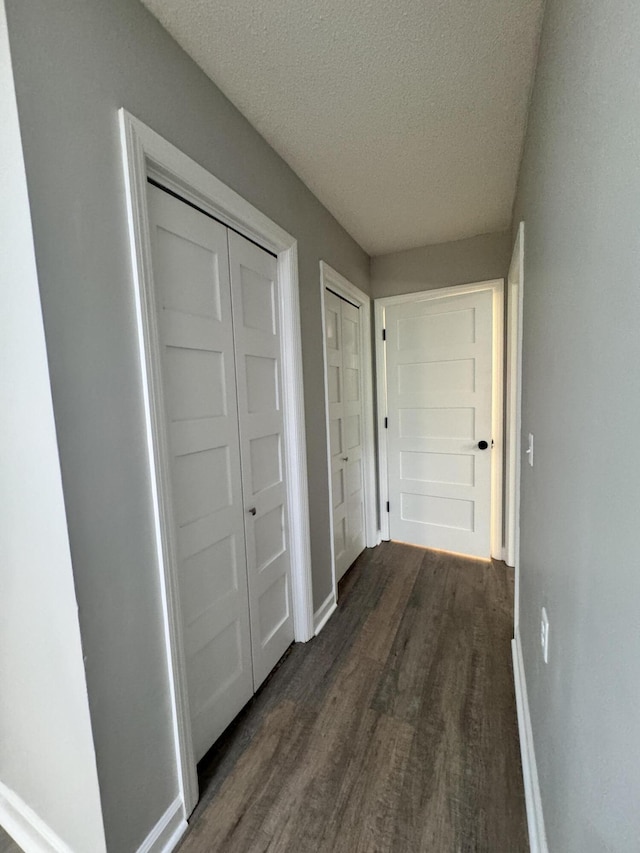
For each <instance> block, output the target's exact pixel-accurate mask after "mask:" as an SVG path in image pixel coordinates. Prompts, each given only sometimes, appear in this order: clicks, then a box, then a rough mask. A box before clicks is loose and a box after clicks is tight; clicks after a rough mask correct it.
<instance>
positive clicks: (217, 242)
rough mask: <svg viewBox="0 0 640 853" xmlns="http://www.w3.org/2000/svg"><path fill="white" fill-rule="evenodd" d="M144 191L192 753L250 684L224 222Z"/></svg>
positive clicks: (202, 747) (222, 723)
mask: <svg viewBox="0 0 640 853" xmlns="http://www.w3.org/2000/svg"><path fill="white" fill-rule="evenodd" d="M148 200H149V219H150V226H151V242H152V260H153V272H154V281H155V299H156V313H157V323H158V337H159V343H160V349H161V369H162V385H163V396H164V411H165V418H166V434H167V439H168V451H169V456H170V469H171V472H170V473H171V489H170V500H171V503H172V513H171V514H172V516H173V519H174V530H173V538H174V542H175V547H176V551H177V554H176V559H177V566H178V573H179V579H180V605H181V612H182V621H183V631H184V647H185V656H186V665H187V683H188V695H189V706H190V712H191V723H192V729H193V742H194V750H195V755H196V760H199V759H200V758H201V757H202V756H203V755H204V753H205V752H206V751H207V750H208V749H209V747H210V746H211V745H212V744H213V742H214V741H215V740H216V738H217V737H218V736H219V735H220V734H221V733H222V731H223V730H224V729H225V728H226V726H227V725H228V724H229V723H230V722H231V720H232V719H233V718H234V716H235V715H236V714H237V713H238V711H239V710H240V709H241V708H242V706H243V705H244V704H245V703H246V702H247V701H248V700H249V699H250V697H251V695H252V693H253V677H252V666H251V642H250V628H249V604H248V596H247V575H246V565H245V560H246V558H245V538H244V508H243V503H242V489H241V476H240V447H239V439H238V414H237V412H238V408H237V399H236V383H235V375H234V353H233V331H232V316H231V288H230V279H229V263H228V248H227V229H226V228H224V227H223V226H222V225H220V224H218V223H217V222H215V221H213V220H212V219H210V218H209V217H207V216H205V215H204V214H202V213H200V212H198V211H196V210H194V209H192V208H191V207H189V206H187V205H186V204H184V203H183V202H181V201H178V200H177V199H175V198H172V197H171V196H169V195H168V194H167V193H165V192H163V191H162V190H159V189H156V188H155V187H153V186H149V189H148Z"/></svg>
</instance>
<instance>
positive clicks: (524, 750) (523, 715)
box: [511, 631, 549, 853]
mask: <svg viewBox="0 0 640 853" xmlns="http://www.w3.org/2000/svg"><path fill="white" fill-rule="evenodd" d="M511 652H512V654H513V675H514V680H515V688H516V705H517V709H518V731H519V733H520V755H521V756H522V776H523V780H524V797H525V802H526V807H527V825H528V827H529V847H530V849H531V853H549V848H548V846H547V833H546V831H545V827H544V815H543V813H542V800H541V799H540V782H539V780H538V767H537V765H536V754H535V750H534V746H533V732H532V730H531V717H530V714H529V700H528V698H527V682H526V678H525V674H524V662H523V660H522V647H521V645H520V632H519V631H516V636H515V638H514V639H513V640H512V641H511Z"/></svg>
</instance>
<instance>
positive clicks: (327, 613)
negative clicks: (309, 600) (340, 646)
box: [313, 592, 338, 637]
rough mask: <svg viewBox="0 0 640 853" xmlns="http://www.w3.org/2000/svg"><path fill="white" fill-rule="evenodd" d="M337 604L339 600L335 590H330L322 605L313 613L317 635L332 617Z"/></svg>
mask: <svg viewBox="0 0 640 853" xmlns="http://www.w3.org/2000/svg"><path fill="white" fill-rule="evenodd" d="M337 606H338V602H337V601H336V599H335V597H334V595H333V592H330V593H329V595H328V596H327V597H326V598H325V600H324V601H323V602H322V604H321V605H320V607H318V609H317V610H316V612H315V613H314V614H313V627H314V632H315V636H316V637H317V636H318V634H319V633H320V631H322V629H323V628H324V626H325V625H326V624H327V622H328V621H329V619H331V617H332V616H333V614H334V612H335V610H336V608H337Z"/></svg>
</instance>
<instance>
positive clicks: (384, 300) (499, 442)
mask: <svg viewBox="0 0 640 853" xmlns="http://www.w3.org/2000/svg"><path fill="white" fill-rule="evenodd" d="M487 290H488V291H491V293H492V294H493V345H492V354H491V355H492V358H491V361H492V383H491V384H492V400H491V431H492V438H493V443H494V447H493V451H492V453H491V556H492V557H493V558H494V559H496V560H502V559H503V543H502V491H503V487H502V471H503V420H504V403H503V388H504V366H503V358H504V279H502V278H498V279H493V280H491V281H480V282H475V283H473V284H461V285H455V286H453V287H439V288H435V289H433V290H422V291H419V292H418V293H403V294H402V295H400V296H383V297H381V298H379V299H376V300H374V311H375V351H376V386H377V402H378V417H377V424H378V482H379V489H380V492H379V493H380V507H379V512H380V536H381V538H382V539H384V540H388V539H389V538H390V533H389V514H388V513H387V501H388V500H389V478H388V448H387V430H386V429H385V425H384V419H385V417H386V416H387V373H386V353H385V344H384V341H383V339H382V333H383V329H384V318H385V310H386V308H387V307H389V306H390V305H401V304H403V303H407V302H423V301H425V300H432V299H433V300H435V299H445V298H448V297H450V296H462V295H467V294H469V293H481V292H483V291H487Z"/></svg>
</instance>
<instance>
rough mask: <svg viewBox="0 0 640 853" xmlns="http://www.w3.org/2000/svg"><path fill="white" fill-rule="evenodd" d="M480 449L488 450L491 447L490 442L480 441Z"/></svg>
mask: <svg viewBox="0 0 640 853" xmlns="http://www.w3.org/2000/svg"><path fill="white" fill-rule="evenodd" d="M478 447H479V448H480V450H486V449H487V447H489V442H488V441H479V442H478Z"/></svg>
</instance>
